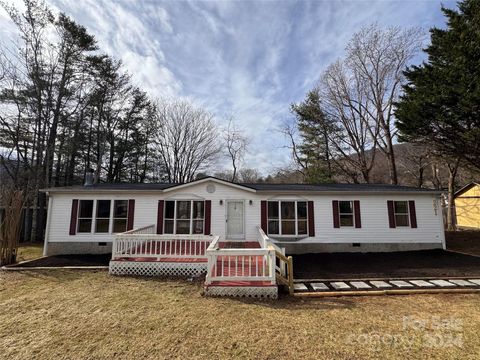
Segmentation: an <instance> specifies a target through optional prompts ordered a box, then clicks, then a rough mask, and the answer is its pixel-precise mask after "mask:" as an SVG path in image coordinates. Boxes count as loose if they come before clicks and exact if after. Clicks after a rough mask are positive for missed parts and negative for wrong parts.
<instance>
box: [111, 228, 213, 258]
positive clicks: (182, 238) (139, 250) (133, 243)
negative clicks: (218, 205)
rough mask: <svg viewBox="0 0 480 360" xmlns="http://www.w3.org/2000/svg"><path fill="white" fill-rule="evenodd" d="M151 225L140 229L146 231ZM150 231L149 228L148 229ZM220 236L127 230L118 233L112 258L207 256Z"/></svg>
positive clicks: (113, 246) (114, 240) (114, 241)
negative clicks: (208, 249) (213, 242)
mask: <svg viewBox="0 0 480 360" xmlns="http://www.w3.org/2000/svg"><path fill="white" fill-rule="evenodd" d="M149 228H150V227H149V226H148V227H143V228H140V229H135V230H137V231H138V230H141V231H145V229H149ZM147 231H148V230H147ZM212 241H218V236H216V237H213V236H210V235H203V234H202V235H190V234H189V235H167V234H162V235H160V234H158V235H157V234H151V233H138V232H137V233H132V232H126V233H122V234H117V235H116V236H115V237H114V239H113V244H112V260H116V259H120V258H128V257H132V256H133V257H142V258H156V259H157V260H159V259H161V258H207V254H206V250H207V248H208V247H209V245H210V243H211V242H212Z"/></svg>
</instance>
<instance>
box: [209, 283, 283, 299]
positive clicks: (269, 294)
mask: <svg viewBox="0 0 480 360" xmlns="http://www.w3.org/2000/svg"><path fill="white" fill-rule="evenodd" d="M205 295H207V296H233V297H252V298H270V299H277V298H278V288H277V287H276V286H206V287H205Z"/></svg>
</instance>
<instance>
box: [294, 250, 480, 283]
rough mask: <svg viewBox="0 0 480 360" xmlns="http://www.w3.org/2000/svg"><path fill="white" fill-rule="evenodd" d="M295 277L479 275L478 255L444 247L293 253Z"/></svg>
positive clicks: (345, 277)
mask: <svg viewBox="0 0 480 360" xmlns="http://www.w3.org/2000/svg"><path fill="white" fill-rule="evenodd" d="M293 272H294V277H295V278H296V279H360V278H401V277H443V276H445V277H447V276H448V277H457V276H458V277H480V257H476V256H470V255H464V254H459V253H454V252H451V251H444V250H422V251H405V252H391V253H323V254H306V255H294V256H293Z"/></svg>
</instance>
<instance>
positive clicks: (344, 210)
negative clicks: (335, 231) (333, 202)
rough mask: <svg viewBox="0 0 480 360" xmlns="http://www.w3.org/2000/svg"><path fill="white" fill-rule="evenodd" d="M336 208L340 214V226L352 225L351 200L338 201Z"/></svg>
mask: <svg viewBox="0 0 480 360" xmlns="http://www.w3.org/2000/svg"><path fill="white" fill-rule="evenodd" d="M338 210H339V216H340V226H341V227H348V226H353V225H354V218H353V201H339V202H338Z"/></svg>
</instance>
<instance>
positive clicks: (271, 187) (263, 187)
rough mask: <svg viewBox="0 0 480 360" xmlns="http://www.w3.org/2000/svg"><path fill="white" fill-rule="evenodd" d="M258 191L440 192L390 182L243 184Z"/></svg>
mask: <svg viewBox="0 0 480 360" xmlns="http://www.w3.org/2000/svg"><path fill="white" fill-rule="evenodd" d="M242 185H245V186H248V187H251V188H253V189H255V190H257V191H308V192H309V191H313V192H316V191H319V192H322V191H325V192H331V191H335V192H336V191H346V192H392V191H393V192H412V191H415V192H438V191H437V190H431V189H423V188H416V187H411V186H400V185H390V184H242Z"/></svg>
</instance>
